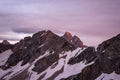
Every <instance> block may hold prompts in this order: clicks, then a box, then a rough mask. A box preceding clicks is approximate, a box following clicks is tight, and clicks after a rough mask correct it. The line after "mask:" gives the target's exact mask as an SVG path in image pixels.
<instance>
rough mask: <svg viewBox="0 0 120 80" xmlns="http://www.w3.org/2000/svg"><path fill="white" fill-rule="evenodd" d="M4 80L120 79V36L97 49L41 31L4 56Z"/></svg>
mask: <svg viewBox="0 0 120 80" xmlns="http://www.w3.org/2000/svg"><path fill="white" fill-rule="evenodd" d="M80 45H82V46H80ZM0 80H120V34H119V35H117V36H116V37H113V38H111V39H109V40H106V41H104V42H103V43H101V44H100V45H99V46H98V47H97V49H95V48H94V47H90V46H89V47H83V42H82V41H81V40H80V39H79V38H78V37H77V36H72V34H71V33H70V32H65V34H64V35H63V36H58V35H56V34H55V33H53V32H52V31H50V30H48V31H39V32H37V33H35V34H33V36H32V37H30V36H29V37H25V38H24V39H22V40H20V41H19V42H18V43H16V44H15V45H14V47H13V48H10V49H8V50H6V51H4V52H1V53H0Z"/></svg>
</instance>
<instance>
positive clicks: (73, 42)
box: [63, 32, 86, 48]
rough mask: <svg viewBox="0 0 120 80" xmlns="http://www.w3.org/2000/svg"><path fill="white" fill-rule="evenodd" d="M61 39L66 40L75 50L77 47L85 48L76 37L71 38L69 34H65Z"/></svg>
mask: <svg viewBox="0 0 120 80" xmlns="http://www.w3.org/2000/svg"><path fill="white" fill-rule="evenodd" d="M63 38H64V39H66V40H67V41H68V42H69V43H71V44H73V45H74V46H75V47H76V48H78V47H86V46H84V45H83V42H82V41H81V40H80V38H79V37H78V36H76V35H74V36H72V34H71V33H70V32H65V34H64V35H63Z"/></svg>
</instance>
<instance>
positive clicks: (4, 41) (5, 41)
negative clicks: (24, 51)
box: [2, 40, 10, 44]
mask: <svg viewBox="0 0 120 80" xmlns="http://www.w3.org/2000/svg"><path fill="white" fill-rule="evenodd" d="M2 43H3V44H10V42H8V41H7V40H3V41H2Z"/></svg>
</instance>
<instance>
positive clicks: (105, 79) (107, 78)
mask: <svg viewBox="0 0 120 80" xmlns="http://www.w3.org/2000/svg"><path fill="white" fill-rule="evenodd" d="M95 80H120V75H119V74H116V73H115V72H112V73H111V74H106V73H102V74H101V75H100V76H99V77H98V78H97V79H95Z"/></svg>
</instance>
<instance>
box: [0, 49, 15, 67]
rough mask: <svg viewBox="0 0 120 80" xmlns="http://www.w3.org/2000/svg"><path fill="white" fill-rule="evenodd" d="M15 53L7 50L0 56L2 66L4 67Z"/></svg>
mask: <svg viewBox="0 0 120 80" xmlns="http://www.w3.org/2000/svg"><path fill="white" fill-rule="evenodd" d="M12 53H13V52H12V51H11V50H7V51H5V52H3V53H1V54H0V65H4V64H5V62H6V61H7V60H8V58H9V56H10V55H11V54H12Z"/></svg>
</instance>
